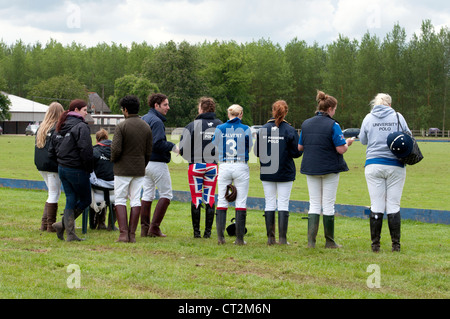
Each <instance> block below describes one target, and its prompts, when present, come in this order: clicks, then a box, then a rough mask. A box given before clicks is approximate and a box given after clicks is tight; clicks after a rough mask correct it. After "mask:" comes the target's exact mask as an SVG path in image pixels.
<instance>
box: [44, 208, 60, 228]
mask: <svg viewBox="0 0 450 319" xmlns="http://www.w3.org/2000/svg"><path fill="white" fill-rule="evenodd" d="M45 206H46V207H47V231H48V232H49V233H54V232H56V230H55V229H53V226H52V225H53V224H54V223H55V222H56V214H57V213H58V203H45Z"/></svg>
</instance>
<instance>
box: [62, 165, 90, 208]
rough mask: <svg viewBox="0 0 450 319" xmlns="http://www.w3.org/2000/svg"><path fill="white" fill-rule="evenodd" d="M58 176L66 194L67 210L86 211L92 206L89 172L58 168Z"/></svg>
mask: <svg viewBox="0 0 450 319" xmlns="http://www.w3.org/2000/svg"><path fill="white" fill-rule="evenodd" d="M58 174H59V178H60V179H61V183H62V185H63V188H64V193H65V194H66V209H80V210H85V209H86V207H88V206H89V205H91V182H90V181H89V176H90V174H89V173H88V172H86V171H84V170H81V169H77V168H69V167H62V166H58Z"/></svg>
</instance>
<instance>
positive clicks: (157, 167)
mask: <svg viewBox="0 0 450 319" xmlns="http://www.w3.org/2000/svg"><path fill="white" fill-rule="evenodd" d="M156 188H158V192H159V197H160V198H167V199H169V200H171V199H172V197H173V194H172V180H171V179H170V172H169V166H168V165H167V164H166V163H162V162H148V164H147V167H146V168H145V177H144V192H143V194H142V200H145V201H148V202H151V201H153V200H154V199H155V192H156Z"/></svg>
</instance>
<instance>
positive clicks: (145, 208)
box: [140, 200, 152, 237]
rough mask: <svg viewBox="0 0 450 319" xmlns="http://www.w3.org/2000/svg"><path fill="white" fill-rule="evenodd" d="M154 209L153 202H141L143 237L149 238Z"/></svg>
mask: <svg viewBox="0 0 450 319" xmlns="http://www.w3.org/2000/svg"><path fill="white" fill-rule="evenodd" d="M151 209H152V202H148V201H146V200H141V212H140V215H141V237H147V236H148V229H149V228H150V211H151Z"/></svg>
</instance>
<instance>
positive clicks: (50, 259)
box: [0, 136, 450, 300]
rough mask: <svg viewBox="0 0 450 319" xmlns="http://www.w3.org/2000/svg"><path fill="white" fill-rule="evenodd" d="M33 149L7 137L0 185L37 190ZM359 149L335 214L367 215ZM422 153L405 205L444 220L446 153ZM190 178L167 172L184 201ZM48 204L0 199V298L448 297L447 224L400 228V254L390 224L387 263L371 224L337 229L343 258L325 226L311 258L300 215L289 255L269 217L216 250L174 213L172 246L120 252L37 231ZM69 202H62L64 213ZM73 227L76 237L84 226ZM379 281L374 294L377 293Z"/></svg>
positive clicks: (175, 209)
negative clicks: (348, 208)
mask: <svg viewBox="0 0 450 319" xmlns="http://www.w3.org/2000/svg"><path fill="white" fill-rule="evenodd" d="M33 140H34V139H33V138H32V137H24V136H0V150H1V151H2V154H1V156H0V177H4V178H16V179H32V180H41V178H40V175H39V173H38V172H37V171H36V169H35V167H34V164H33ZM358 144H359V143H356V144H354V146H355V147H353V146H352V148H351V150H350V151H349V152H348V153H347V154H346V156H345V158H346V160H347V163H348V164H349V167H350V171H349V172H347V173H344V174H342V175H341V180H340V186H339V191H338V193H339V194H338V202H339V203H344V204H354V205H367V204H368V195H367V190H366V185H365V181H364V174H363V159H364V148H363V147H362V146H361V145H358ZM420 146H421V149H422V150H423V152H424V154H425V159H424V161H423V162H422V163H420V164H419V165H417V166H416V167H409V168H408V177H407V182H406V186H405V195H404V200H403V205H404V206H405V207H417V208H431V209H446V210H449V209H450V206H449V203H448V191H449V181H448V176H449V174H448V173H449V168H448V165H443V160H442V159H443V158H446V157H445V156H446V154H448V153H449V151H450V143H421V144H420ZM174 161H179V159H174ZM186 168H187V165H185V164H177V163H171V164H170V169H171V174H172V180H173V184H174V188H175V189H177V190H187V177H186V174H187V169H186ZM251 175H252V181H251V188H250V196H255V197H261V194H262V187H261V185H260V181H259V178H258V166H257V165H256V164H254V165H253V164H252V165H251ZM424 175H426V176H424ZM294 187H295V188H294V189H295V191H294V192H293V194H292V198H293V199H298V200H307V191H306V181H305V180H304V179H303V178H302V176H301V175H300V174H299V175H298V179H297V181H296V182H295V184H294ZM46 196H47V195H46V192H44V191H31V190H13V189H1V188H0V199H1V208H0V272H1V278H0V298H20V299H25V298H31V299H35V298H45V299H47V298H48V299H50V298H63V299H80V298H82V299H109V298H112V299H119V298H120V299H125V298H151V299H242V300H244V299H391V298H393V299H448V298H450V280H449V275H450V263H449V260H450V258H449V257H450V250H449V244H450V236H449V227H448V225H439V224H425V223H420V222H414V221H409V220H404V221H402V251H401V252H400V253H392V252H391V251H390V236H389V230H388V227H387V223H386V222H385V223H384V227H383V231H382V245H381V252H380V253H379V254H374V253H372V252H371V250H370V235H369V225H368V221H367V220H362V219H357V218H336V231H335V238H336V241H337V242H338V243H339V244H342V245H343V248H341V249H338V250H328V249H324V248H323V246H324V243H325V240H324V238H323V229H322V226H321V228H320V230H319V235H318V242H317V248H316V249H308V248H306V247H307V239H306V233H307V221H306V220H303V219H302V217H303V216H304V215H302V214H291V218H290V220H289V231H288V241H289V242H290V245H289V246H279V245H275V246H267V245H266V241H267V238H266V235H265V226H264V218H263V217H262V215H263V212H262V211H249V213H248V222H247V227H248V230H249V232H248V234H247V235H246V237H245V239H246V241H247V243H248V244H247V245H246V246H235V245H233V244H232V242H233V239H232V238H230V237H228V238H227V244H226V245H224V246H218V245H217V241H216V232H215V229H214V228H213V234H212V238H211V239H194V238H192V237H193V236H192V230H191V221H190V208H189V204H186V203H177V202H173V203H172V204H171V205H170V206H169V211H168V213H167V215H166V218H165V219H164V221H163V225H162V230H163V232H164V233H166V234H167V235H168V237H167V238H141V237H139V236H138V237H137V243H136V244H124V243H116V242H115V240H116V239H117V237H118V232H107V231H98V230H88V233H87V234H85V235H82V234H81V229H79V228H78V229H77V233H78V235H79V236H81V237H84V238H85V239H86V241H83V242H80V243H74V242H71V243H66V242H63V241H59V240H57V239H56V236H55V234H51V233H46V232H40V231H39V230H38V229H39V224H40V217H41V215H42V208H43V203H44V202H45V200H46ZM64 202H65V198H64V195H63V196H62V198H61V201H60V205H61V207H62V206H63V205H64ZM230 215H231V214H229V218H228V221H229V220H230V218H231V216H230ZM77 222H78V223H77V226H78V227H79V226H80V225H81V219H79V220H78V221H77ZM202 224H203V221H202ZM321 225H322V224H321ZM137 233H138V235H139V228H138V232H137ZM70 265H76V267H79V268H78V269H79V277H77V278H79V279H80V285H81V286H80V288H79V289H71V288H69V286H70V285H68V283H67V281H68V279H70V278H72V277H71V275H72V272H70V269H71V268H70V267H71V266H70ZM373 265H375V268H373V267H374V266H373ZM372 269H376V271H375V272H374V271H373V270H372ZM68 271H69V272H68ZM375 279H379V288H377V287H376V286H375V287H374V286H373V284H374V283H378V281H377V280H375Z"/></svg>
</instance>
